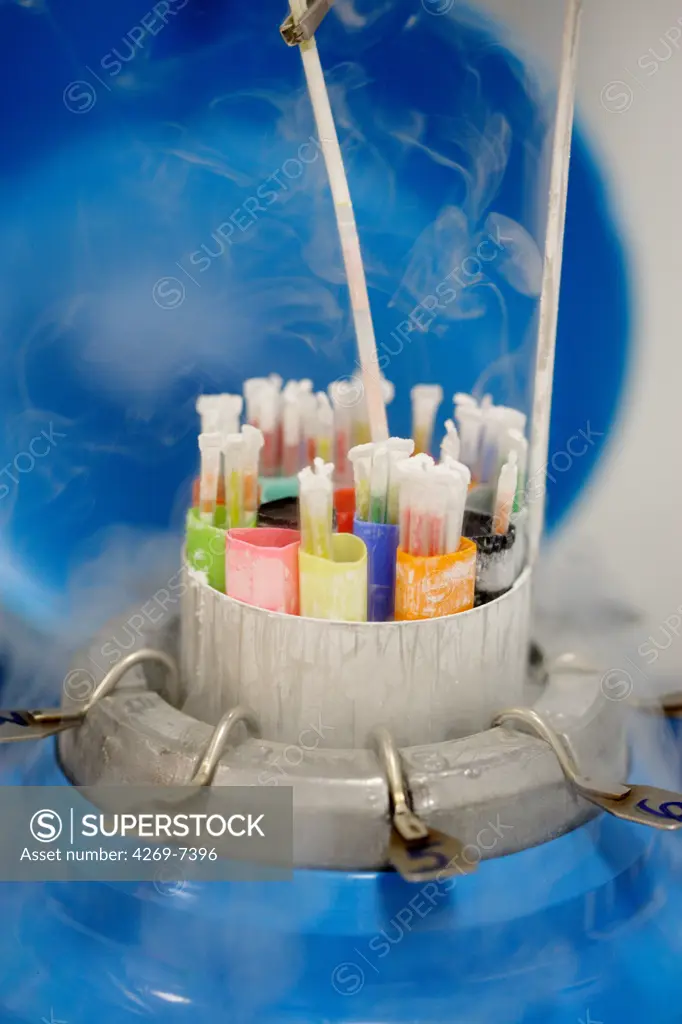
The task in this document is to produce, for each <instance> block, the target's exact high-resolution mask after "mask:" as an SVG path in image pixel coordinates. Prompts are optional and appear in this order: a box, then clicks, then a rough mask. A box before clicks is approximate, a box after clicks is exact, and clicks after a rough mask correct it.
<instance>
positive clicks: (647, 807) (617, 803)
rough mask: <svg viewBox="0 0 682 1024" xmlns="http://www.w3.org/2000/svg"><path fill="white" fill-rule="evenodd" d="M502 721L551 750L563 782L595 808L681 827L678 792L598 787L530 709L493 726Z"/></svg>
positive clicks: (646, 822)
mask: <svg viewBox="0 0 682 1024" xmlns="http://www.w3.org/2000/svg"><path fill="white" fill-rule="evenodd" d="M506 722H517V723H521V724H523V725H526V726H527V727H528V728H529V730H530V731H531V732H533V733H534V734H535V735H536V736H538V737H539V738H540V739H542V740H545V741H546V742H547V743H548V744H549V746H550V747H551V748H552V750H553V752H554V754H555V755H556V758H557V760H558V762H559V765H560V766H561V770H562V771H563V773H564V775H565V776H566V779H567V780H568V781H569V782H570V783H571V785H572V786H573V787H574V789H575V790H576V791H577V792H578V793H579V794H580V796H582V797H584V798H585V799H586V800H589V801H590V802H591V803H593V804H595V805H596V806H597V807H601V808H602V809H603V810H605V811H607V812H608V813H609V814H612V815H613V816H614V817H616V818H623V819H624V820H625V821H634V822H637V823H638V824H640V825H649V826H650V827H651V828H658V829H666V830H672V829H678V828H682V793H675V792H672V791H671V790H667V789H657V788H656V787H654V786H638V785H634V786H628V785H624V786H623V785H616V786H610V785H609V786H605V785H598V784H597V783H595V782H594V781H593V780H592V779H588V778H586V777H585V776H583V775H581V774H580V773H579V770H578V766H577V763H576V759H575V755H574V754H573V752H572V751H571V750H570V748H569V747H568V745H567V743H566V742H565V740H562V739H561V737H560V736H559V734H558V733H557V732H555V731H554V729H553V728H552V727H551V726H550V725H549V724H548V723H547V722H546V721H545V720H544V719H543V718H542V717H541V716H540V715H539V714H538V713H537V711H533V710H532V709H531V708H512V709H511V710H509V711H503V712H502V713H501V714H499V715H497V717H496V718H495V720H494V721H493V726H496V725H502V724H504V723H506Z"/></svg>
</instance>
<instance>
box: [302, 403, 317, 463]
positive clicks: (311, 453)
mask: <svg viewBox="0 0 682 1024" xmlns="http://www.w3.org/2000/svg"><path fill="white" fill-rule="evenodd" d="M301 423H302V429H303V443H304V446H305V464H306V465H308V466H312V464H313V460H314V458H315V456H316V454H317V441H316V438H317V396H316V395H314V394H312V393H309V392H307V391H304V392H303V394H302V395H301Z"/></svg>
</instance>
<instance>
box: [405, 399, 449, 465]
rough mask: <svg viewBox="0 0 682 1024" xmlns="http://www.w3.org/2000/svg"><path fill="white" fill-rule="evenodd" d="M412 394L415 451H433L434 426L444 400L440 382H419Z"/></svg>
mask: <svg viewBox="0 0 682 1024" xmlns="http://www.w3.org/2000/svg"><path fill="white" fill-rule="evenodd" d="M410 394H411V396H412V437H413V438H414V442H415V451H416V452H417V453H418V454H419V453H422V452H430V451H431V440H432V437H433V427H434V424H435V422H436V413H437V412H438V406H439V405H440V404H441V402H442V401H443V389H442V387H441V386H440V384H417V385H416V386H415V387H413V388H412V390H411V392H410Z"/></svg>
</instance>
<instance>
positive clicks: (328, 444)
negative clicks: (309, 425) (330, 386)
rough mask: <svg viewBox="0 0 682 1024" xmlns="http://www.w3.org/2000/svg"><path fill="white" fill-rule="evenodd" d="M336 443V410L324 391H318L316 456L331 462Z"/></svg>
mask: <svg viewBox="0 0 682 1024" xmlns="http://www.w3.org/2000/svg"><path fill="white" fill-rule="evenodd" d="M333 444H334V410H333V409H332V407H331V403H330V401H329V399H328V398H327V396H326V395H325V393H324V391H318V393H317V437H316V438H315V450H316V451H315V455H316V458H319V459H322V461H323V462H330V461H331V457H332V449H333Z"/></svg>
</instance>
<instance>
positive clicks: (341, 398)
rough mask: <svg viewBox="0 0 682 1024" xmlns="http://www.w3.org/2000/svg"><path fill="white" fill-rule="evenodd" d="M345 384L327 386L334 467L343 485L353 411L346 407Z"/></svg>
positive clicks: (345, 476) (350, 407)
mask: <svg viewBox="0 0 682 1024" xmlns="http://www.w3.org/2000/svg"><path fill="white" fill-rule="evenodd" d="M346 395H347V386H346V384H345V382H342V381H339V380H335V381H334V382H333V383H332V384H330V385H329V397H330V398H331V400H332V405H333V407H334V465H335V467H336V477H337V480H338V481H340V482H341V483H345V482H346V479H347V477H348V468H349V463H348V451H349V449H350V447H351V430H352V426H353V409H352V406H349V405H348V401H347V397H346Z"/></svg>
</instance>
